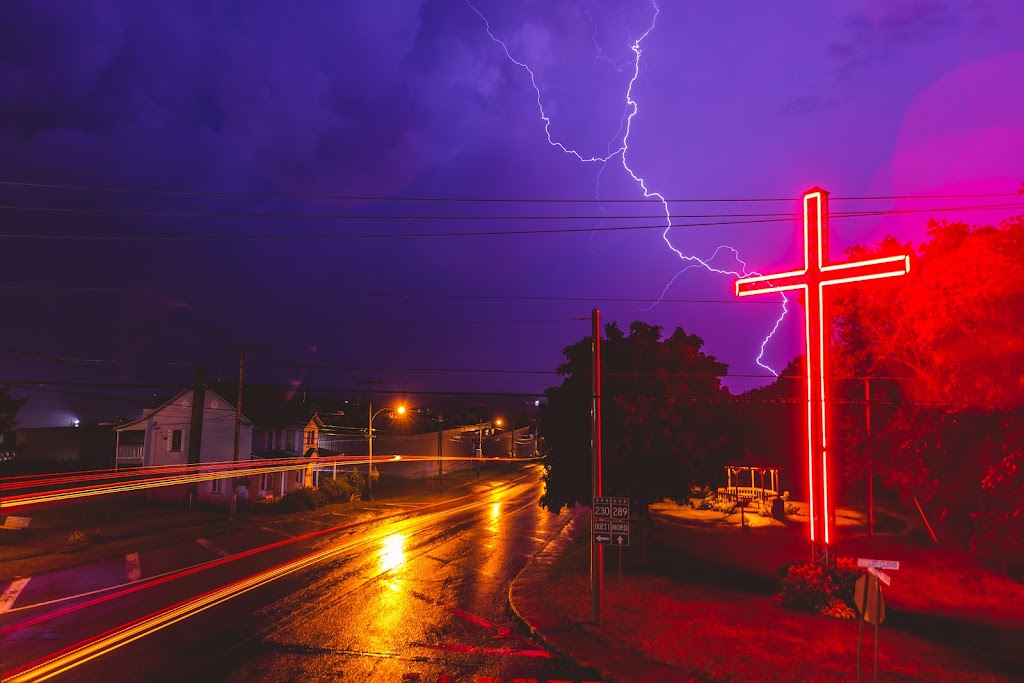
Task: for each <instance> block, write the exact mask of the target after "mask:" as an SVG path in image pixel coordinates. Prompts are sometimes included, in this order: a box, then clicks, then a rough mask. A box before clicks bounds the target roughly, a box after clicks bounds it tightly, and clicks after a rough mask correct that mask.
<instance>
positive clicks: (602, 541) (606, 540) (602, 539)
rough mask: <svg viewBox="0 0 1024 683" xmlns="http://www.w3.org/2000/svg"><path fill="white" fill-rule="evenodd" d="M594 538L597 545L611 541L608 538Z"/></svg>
mask: <svg viewBox="0 0 1024 683" xmlns="http://www.w3.org/2000/svg"><path fill="white" fill-rule="evenodd" d="M594 538H595V539H596V540H597V542H598V543H607V542H608V541H610V540H612V539H611V537H610V536H595V537H594Z"/></svg>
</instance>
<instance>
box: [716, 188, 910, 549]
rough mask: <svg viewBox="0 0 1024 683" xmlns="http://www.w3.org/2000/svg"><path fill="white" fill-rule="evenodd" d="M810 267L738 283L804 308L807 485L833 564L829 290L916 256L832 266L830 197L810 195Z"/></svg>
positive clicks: (820, 540)
mask: <svg viewBox="0 0 1024 683" xmlns="http://www.w3.org/2000/svg"><path fill="white" fill-rule="evenodd" d="M803 203H804V267H803V269H802V270H791V271H787V272H784V273H774V274H772V275H756V276H753V277H743V278H740V279H738V280H736V296H739V297H744V296H754V295H758V294H767V293H770V292H787V291H799V292H801V293H802V294H803V303H804V338H805V344H806V353H807V363H806V366H807V481H808V498H809V504H810V518H811V522H810V539H811V559H812V561H817V560H819V559H820V560H822V561H823V562H824V563H825V564H828V562H829V546H830V544H831V542H832V540H833V536H834V533H833V532H834V526H835V515H834V513H833V505H834V503H833V501H832V500H830V498H829V492H830V486H829V472H830V469H831V466H830V463H829V457H830V452H829V440H828V432H829V425H828V409H827V406H828V403H829V397H828V386H829V382H828V380H829V377H828V368H829V364H828V347H829V337H830V326H829V318H828V315H827V306H826V297H825V288H826V287H830V286H833V285H841V284H847V283H850V282H860V281H864V280H877V279H881V278H889V277H899V276H900V275H906V274H907V273H909V272H910V256H908V255H901V256H886V257H882V258H875V259H867V260H864V261H852V262H848V263H840V264H835V265H833V264H831V263H830V262H829V253H828V217H829V214H828V192H826V191H825V190H823V189H821V188H819V187H815V188H812V189H810V190H808V191H807V192H806V193H804V200H803Z"/></svg>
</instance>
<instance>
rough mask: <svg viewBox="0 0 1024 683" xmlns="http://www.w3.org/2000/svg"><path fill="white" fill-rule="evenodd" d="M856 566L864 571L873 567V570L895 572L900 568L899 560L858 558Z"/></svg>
mask: <svg viewBox="0 0 1024 683" xmlns="http://www.w3.org/2000/svg"><path fill="white" fill-rule="evenodd" d="M857 566H858V567H863V568H865V569H867V568H870V567H874V568H875V569H892V570H896V569H899V568H900V562H899V560H869V559H867V558H866V557H858V558H857Z"/></svg>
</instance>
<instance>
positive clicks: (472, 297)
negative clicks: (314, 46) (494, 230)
mask: <svg viewBox="0 0 1024 683" xmlns="http://www.w3.org/2000/svg"><path fill="white" fill-rule="evenodd" d="M0 290H14V291H55V292H89V293H96V294H202V295H204V296H206V295H210V294H224V295H231V296H234V295H237V294H238V293H239V292H241V291H244V292H245V293H246V294H249V295H252V296H266V295H288V296H326V295H329V296H351V297H367V298H383V299H448V300H462V301H568V302H576V301H582V302H587V303H593V302H612V303H639V304H652V303H675V304H724V303H728V304H743V305H748V304H754V305H757V304H768V305H773V306H777V305H778V303H779V302H778V301H757V300H754V301H749V300H742V299H739V298H733V299H669V298H664V299H657V298H649V297H648V298H640V297H611V296H593V297H583V296H514V295H487V294H421V293H416V294H400V293H394V292H343V291H332V290H324V289H319V290H295V291H285V290H258V289H244V290H239V289H159V290H157V289H151V288H120V287H58V286H54V285H0ZM573 320H575V318H574V319H573Z"/></svg>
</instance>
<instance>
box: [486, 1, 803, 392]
mask: <svg viewBox="0 0 1024 683" xmlns="http://www.w3.org/2000/svg"><path fill="white" fill-rule="evenodd" d="M466 5H468V6H469V8H470V9H471V10H473V12H475V13H476V15H477V16H478V17H480V20H481V21H482V22H483V24H484V28H485V30H486V31H487V35H488V36H489V37H490V39H491V40H492V41H493V42H494V43H496V44H497V45H498V46H500V47H501V49H502V51H503V52H504V53H505V56H506V57H507V58H508V60H509V61H510V62H512V63H513V64H515V65H516V66H518V67H519V68H521V69H523V70H524V71H525V72H526V73H527V74H528V75H529V77H530V85H531V86H532V87H533V90H534V93H535V94H536V96H537V110H538V111H539V112H540V118H541V121H543V122H544V135H545V136H546V137H547V141H548V144H549V145H551V146H552V147H557V148H558V149H560V150H562V152H564V153H565V154H569V155H571V156H574V157H576V159H578V160H579V161H580V162H582V163H584V164H600V165H601V170H600V171H599V172H598V176H597V178H598V180H597V183H598V188H597V189H598V192H599V190H600V177H601V174H602V173H603V172H604V169H605V167H606V166H607V164H608V162H610V161H611V160H613V159H615V158H618V159H619V160H621V163H622V168H623V169H625V171H626V173H628V174H629V176H630V177H631V178H632V179H633V181H634V182H635V183H636V184H637V186H638V187H639V188H640V190H641V191H642V192H643V194H644V198H645V199H652V198H653V199H657V200H658V201H659V202H660V203H661V206H662V209H663V210H664V212H665V230H664V231H663V232H662V233H661V238H662V240H663V241H664V242H665V244H666V245H667V246H668V248H669V249H671V250H672V252H673V253H675V254H676V256H678V257H679V259H680V260H682V261H683V262H685V263H686V265H685V266H684V267H683V268H682V269H681V270H680V271H679V272H678V273H676V274H675V275H674V276H673V277H672V279H671V280H670V281H669V282H668V283H667V284H666V285H665V287H664V289H663V290H662V293H661V296H660V297H659V298H658V300H657V301H656V302H655V303H653V304H651V306H649V307H648V308H646V309H644V310H646V311H649V310H651V309H652V308H654V307H655V306H657V305H658V304H659V303H661V301H662V300H664V298H665V295H666V294H667V293H668V290H669V289H670V288H671V287H672V285H673V284H675V281H676V280H677V279H678V278H679V277H680V276H681V275H683V274H684V273H686V272H687V271H689V270H691V269H693V268H703V269H705V270H707V271H708V272H711V273H717V274H719V275H728V276H731V277H734V278H740V277H750V276H756V275H760V273H757V272H755V271H748V270H747V264H746V263H745V262H744V261H743V260H741V259H740V256H739V252H738V251H737V250H736V249H735V248H733V247H730V246H729V245H725V244H723V245H720V246H719V247H718V248H717V249H715V251H714V253H713V254H712V255H711V256H710V257H709V258H707V259H702V258H700V257H698V256H694V255H690V254H685V253H683V252H682V251H681V250H680V249H678V248H677V247H676V246H675V245H674V244H672V241H671V240H670V239H669V233H670V232H671V231H672V227H673V226H672V212H671V210H670V208H669V203H668V200H667V199H665V196H664V195H662V194H661V193H660V192H656V191H653V190H651V189H650V188H649V187H648V185H647V181H646V179H644V178H643V177H642V176H640V175H638V174H637V172H636V171H634V170H633V168H632V167H630V165H629V160H628V155H629V136H630V134H631V133H632V130H633V119H634V117H636V115H637V113H638V112H639V111H640V108H639V105H638V104H637V102H636V100H634V99H633V86H634V85H635V84H636V81H637V79H638V78H639V77H640V59H641V56H642V55H643V48H642V45H643V42H644V40H645V39H646V38H647V36H648V35H650V33H651V32H652V31H653V30H654V27H655V25H656V24H657V21H658V15H659V14H660V13H661V9H660V8H659V7H658V3H657V2H656V1H655V0H651V6H652V7H653V8H654V14H653V16H652V17H651V24H650V26H648V27H647V30H646V31H644V32H643V34H642V35H641V36H640V37H639V38H637V39H636V40H634V41H633V43H632V45H630V50H631V51H632V52H633V54H634V56H635V59H631V60H629V64H628V66H629V67H631V68H632V71H633V74H632V76H631V77H630V79H629V86H628V87H627V88H626V93H625V100H626V104H625V107H624V109H623V116H622V123H621V124H620V126H619V130H618V131H616V133H615V136H613V137H612V139H611V140H610V141H609V143H608V145H607V148H606V154H605V155H604V156H587V155H585V154H582V153H580V152H579V151H577V150H575V149H572V148H570V147H567V146H566V145H565V144H563V143H561V142H559V141H558V140H556V139H555V138H554V137H552V135H551V123H552V122H551V117H550V116H548V114H547V112H546V111H545V110H544V98H543V95H542V94H541V89H540V86H539V85H537V76H536V74H535V73H534V71H533V69H531V68H530V66H529V64H527V63H525V62H522V61H520V60H518V59H516V58H515V57H514V56H513V55H512V52H511V50H509V48H508V45H507V44H506V43H505V42H504V41H503V40H501V39H500V38H498V37H497V36H496V35H494V32H493V31H492V30H491V23H490V21H488V19H487V17H486V16H484V14H483V12H481V11H480V10H479V9H477V7H476V6H475V5H474V4H473V2H472V0H466ZM584 13H585V14H586V15H587V17H588V19H590V20H591V22H593V17H592V16H591V14H590V12H589V11H588V10H587V9H586V8H584ZM592 39H593V42H594V47H595V49H596V51H597V53H596V57H597V58H599V59H604V60H606V61H608V62H610V63H611V64H612V66H614V67H615V68H616V70H618V71H621V70H623V69H625V68H626V66H627V65H623V66H619V65H617V64H616V63H615V62H614V61H613V60H612V59H611V58H610V57H608V56H607V55H606V54H604V52H603V50H602V49H601V48H600V46H599V45H598V42H597V29H596V27H595V29H594V35H593V36H592ZM620 136H621V137H620ZM620 140H621V142H619V141H620ZM616 145H617V146H616ZM613 147H615V149H612V148H613ZM602 211H603V207H602ZM722 252H730V253H731V254H732V256H733V258H734V259H735V261H736V263H737V264H738V266H739V270H729V269H727V268H718V267H715V266H713V265H711V264H712V262H713V261H714V260H715V259H716V258H717V257H718V256H719V254H720V253H722ZM788 304H789V299H788V298H787V297H786V295H785V293H782V312H781V313H780V314H779V317H778V319H776V321H775V324H774V326H773V327H772V329H771V332H769V333H768V335H767V336H766V337H765V338H764V340H763V341H762V342H761V349H760V353H759V354H758V356H757V358H756V359H755V362H756V363H757V364H758V365H759V366H761V367H762V368H764V369H765V370H767V371H768V372H770V373H772V374H773V375H775V376H776V377H778V374H779V373H778V372H776V371H775V370H774V369H772V368H771V367H769V366H768V365H766V364H765V363H764V361H763V359H764V354H765V347H766V346H767V345H768V342H769V341H771V339H772V337H774V336H775V333H776V332H777V331H778V329H779V326H780V325H781V324H782V321H783V319H785V317H786V314H787V313H788V312H789V309H788Z"/></svg>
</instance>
